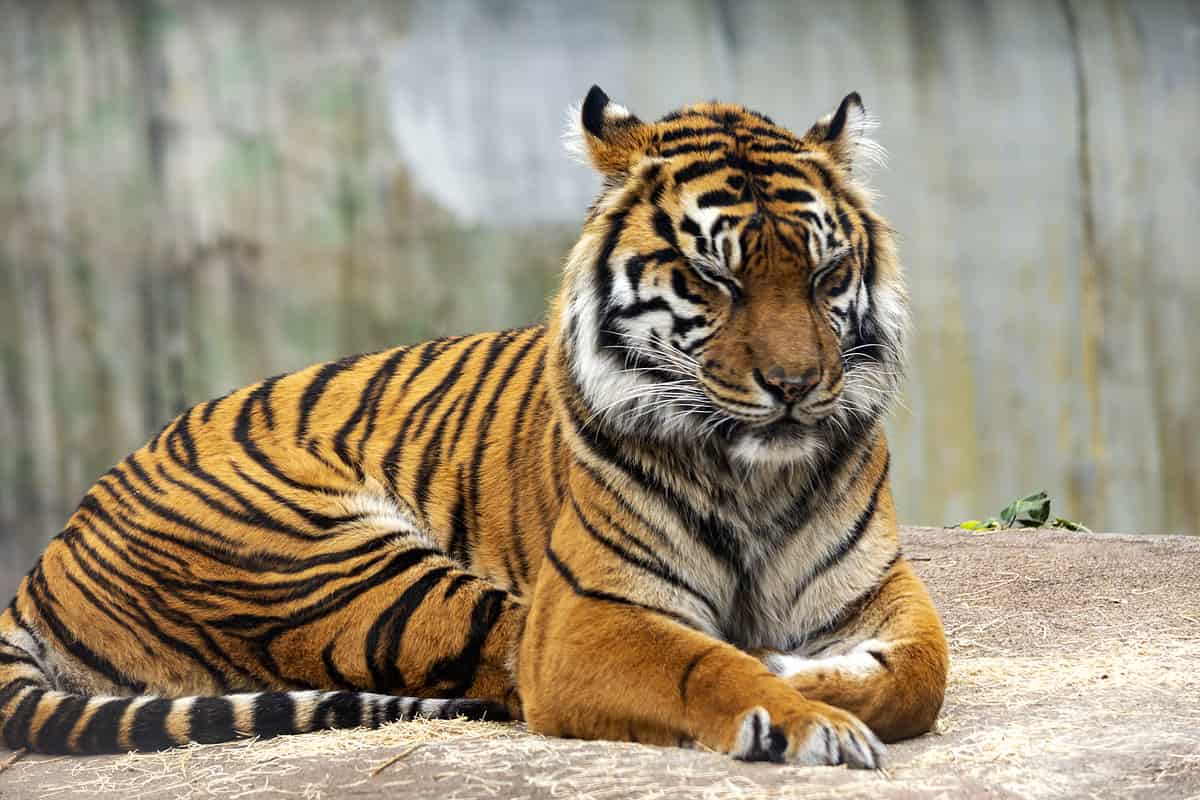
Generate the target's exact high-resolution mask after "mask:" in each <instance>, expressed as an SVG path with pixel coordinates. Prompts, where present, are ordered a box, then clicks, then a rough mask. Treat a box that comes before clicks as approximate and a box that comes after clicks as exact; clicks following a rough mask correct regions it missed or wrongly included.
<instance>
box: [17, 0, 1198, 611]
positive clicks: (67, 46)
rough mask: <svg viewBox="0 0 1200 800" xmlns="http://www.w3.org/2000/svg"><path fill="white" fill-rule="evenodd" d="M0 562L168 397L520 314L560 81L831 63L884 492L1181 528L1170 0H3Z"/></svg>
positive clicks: (1187, 503)
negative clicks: (878, 355) (884, 440)
mask: <svg viewBox="0 0 1200 800" xmlns="http://www.w3.org/2000/svg"><path fill="white" fill-rule="evenodd" d="M0 20H2V21H3V23H2V24H0V97H2V98H3V102H0V220H2V221H3V226H4V236H3V238H2V239H0V443H2V446H0V589H3V590H4V592H5V593H7V590H8V589H10V588H11V587H12V586H13V585H15V579H16V576H17V575H19V574H21V573H22V572H23V571H24V570H25V569H26V568H27V567H28V566H29V564H30V563H31V562H32V559H33V558H34V557H35V555H36V552H37V551H38V550H39V549H40V547H41V546H42V544H43V543H44V542H45V540H46V539H47V538H48V537H49V536H51V535H52V534H53V533H54V532H55V531H56V530H57V529H58V527H59V526H60V525H61V524H62V522H63V520H64V519H65V517H66V515H67V514H68V513H69V512H70V509H71V508H72V507H73V505H74V503H75V502H76V501H77V499H78V497H79V495H80V494H81V493H82V492H83V491H84V490H85V489H86V488H87V486H88V485H89V484H90V483H91V482H92V481H93V480H94V479H95V477H96V476H97V475H98V474H100V473H101V472H103V471H104V470H105V469H106V468H107V467H108V466H109V465H110V464H111V463H112V462H113V461H115V460H116V459H118V458H119V457H121V456H122V455H124V454H125V453H126V452H128V451H129V450H131V449H132V448H134V447H135V446H137V445H138V444H139V443H140V442H141V441H143V440H144V439H145V438H146V437H147V436H148V435H150V434H151V433H152V432H153V431H155V430H157V429H158V427H159V426H161V425H162V424H163V423H164V422H165V421H166V420H167V419H168V418H169V417H170V416H171V415H172V414H174V413H175V412H176V411H178V410H180V409H182V408H184V407H186V406H187V405H189V404H191V403H193V402H196V401H200V400H203V399H205V398H208V397H210V396H212V395H215V394H219V393H222V392H224V391H226V390H228V389H229V388H232V387H234V386H237V385H240V384H244V383H247V382H249V381H252V380H254V379H256V378H259V377H262V376H265V375H267V374H271V373H275V372H279V371H283V370H288V369H292V368H296V367H299V366H302V365H305V364H307V363H310V362H313V361H316V360H320V359H325V358H328V357H332V356H335V355H337V354H341V353H346V352H352V351H358V350H367V349H375V348H380V347H385V346H388V345H390V344H394V343H399V342H406V341H413V340H418V339H421V338H425V337H428V336H431V335H434V334H440V333H447V332H456V331H464V330H471V329H482V328H492V327H497V326H506V325H513V324H518V323H523V322H528V321H532V320H535V319H537V318H538V317H539V316H540V314H541V313H542V309H543V306H544V300H545V298H546V297H547V296H548V295H549V294H550V293H551V292H552V291H553V288H554V286H555V283H556V279H557V271H558V268H559V265H560V263H561V260H562V257H563V255H564V254H565V252H566V250H567V248H568V247H569V246H570V244H571V242H572V241H573V237H574V235H575V232H576V231H577V229H578V224H579V220H580V216H581V213H582V210H583V208H584V207H585V205H586V204H587V202H588V199H589V198H590V195H591V193H592V192H593V191H594V189H595V188H596V185H597V181H596V179H595V177H594V176H593V175H591V174H590V173H589V172H588V171H587V170H586V169H584V168H583V167H580V166H578V165H575V164H573V163H571V162H570V161H569V160H568V159H567V158H565V157H564V156H563V155H562V153H561V150H560V148H559V142H558V137H559V131H560V129H561V124H562V118H563V109H564V108H565V107H566V106H567V105H568V104H569V103H571V102H575V101H577V100H578V99H579V97H580V96H581V95H582V94H583V93H584V92H585V91H586V89H587V87H588V86H589V85H591V84H592V83H599V84H600V85H602V86H603V87H604V88H605V89H606V90H607V91H608V93H609V94H610V95H612V96H613V97H614V98H616V99H617V100H619V101H620V102H622V103H624V104H625V105H627V106H629V107H630V108H632V109H633V110H634V111H636V112H637V113H639V114H640V115H642V116H644V117H653V116H656V115H659V114H662V113H664V112H666V111H668V110H670V109H671V108H673V107H674V106H677V105H679V104H681V103H685V102H690V101H693V100H697V99H706V98H711V97H719V98H723V99H735V100H738V101H740V102H744V103H745V104H747V105H749V106H751V107H754V108H757V109H759V110H762V111H765V112H767V113H769V114H771V115H772V116H773V117H775V118H776V119H777V120H779V121H781V122H783V123H785V124H789V125H791V126H793V127H796V128H804V127H806V126H807V125H808V124H809V123H810V122H811V121H812V120H813V119H814V118H815V117H817V116H819V115H821V114H823V113H826V112H827V111H828V110H830V109H832V108H833V107H834V105H835V104H836V103H837V101H838V100H839V99H840V98H841V97H842V95H844V94H845V93H846V92H848V91H850V90H852V89H854V90H858V91H859V92H861V93H862V95H863V97H864V99H865V101H866V103H867V106H868V108H869V109H870V110H871V111H872V112H873V113H874V114H876V115H877V116H878V117H879V118H880V120H881V121H882V128H881V129H880V131H879V139H880V140H881V141H882V143H883V144H884V145H885V146H887V148H888V150H889V151H890V153H891V159H890V167H889V168H888V169H886V170H883V171H880V172H879V173H878V174H877V175H876V177H875V180H874V182H875V184H876V186H877V187H878V188H879V190H880V191H881V193H882V196H883V197H882V200H881V207H882V209H883V211H884V212H885V213H886V214H887V215H888V216H889V218H890V219H891V221H892V223H893V224H894V226H895V227H896V229H897V230H898V231H899V234H900V238H901V244H902V254H903V257H904V261H905V263H906V265H907V269H908V273H909V280H910V284H911V289H912V295H913V303H914V310H915V318H916V337H915V347H914V353H913V355H914V359H913V367H912V373H911V378H910V380H909V382H908V391H907V395H906V399H905V404H906V408H904V409H900V410H899V411H898V412H897V414H896V415H895V416H894V418H893V419H892V420H891V430H892V437H893V442H892V443H893V449H894V464H895V466H894V479H893V480H894V488H895V494H896V497H897V504H898V507H899V509H900V514H901V517H902V518H903V519H905V520H908V521H912V522H922V523H932V524H939V523H945V522H951V521H955V520H957V519H961V518H965V517H968V516H978V515H980V514H986V513H994V512H995V511H996V510H998V508H999V507H1000V506H1001V505H1003V503H1004V502H1005V501H1006V500H1007V499H1009V498H1010V497H1012V496H1015V495H1018V494H1022V493H1025V492H1026V491H1030V490H1034V489H1042V488H1044V489H1047V490H1048V491H1050V492H1051V494H1052V495H1053V496H1054V497H1056V498H1060V505H1061V507H1058V508H1056V511H1057V512H1059V513H1063V514H1065V515H1069V516H1073V517H1076V518H1080V519H1083V520H1084V521H1086V522H1088V523H1089V524H1091V525H1092V526H1093V527H1103V528H1108V529H1130V530H1148V531H1193V532H1194V531H1196V530H1198V529H1200V477H1198V476H1200V412H1197V410H1196V405H1197V404H1196V402H1195V401H1196V400H1197V399H1200V348H1197V347H1195V345H1194V342H1195V341H1196V340H1197V338H1198V335H1200V322H1197V319H1196V317H1195V316H1194V314H1193V309H1195V308H1197V307H1200V270H1198V269H1197V267H1198V266H1200V264H1198V263H1197V262H1198V260H1200V259H1198V257H1197V255H1196V253H1197V237H1196V228H1197V222H1200V219H1198V217H1197V213H1198V212H1197V209H1198V208H1200V145H1198V144H1197V139H1196V131H1197V129H1198V128H1200V6H1197V5H1196V4H1195V3H1193V2H1188V1H1187V0H1177V1H1176V2H1166V1H1159V0H1153V1H1152V0H1143V1H1142V2H1129V3H1120V2H1105V3H1093V2H1072V1H1071V0H1064V1H1063V2H1059V3H1057V4H1055V3H1046V2H1032V0H1029V1H1028V2H1024V1H1020V0H1016V1H1013V2H1007V1H1006V2H999V1H998V0H997V1H995V2H982V1H981V2H971V3H961V2H953V1H951V0H946V1H945V2H936V1H934V0H909V2H903V3H900V2H897V3H877V2H868V1H867V0H858V1H857V2H848V3H843V4H837V5H830V4H817V3H800V2H797V3H786V2H778V3H767V2H745V3H720V2H710V3H705V2H675V1H668V0H663V1H662V2H655V3H634V2H614V3H605V4H597V3H584V2H561V3H541V2H524V3H520V2H510V3H487V4H482V3H480V4H476V3H468V2H455V1H452V0H442V1H441V2H434V1H430V2H409V3H396V2H390V1H389V0H360V1H359V2H354V3H346V4H331V3H318V2H282V0H259V2H254V3H232V2H221V1H219V0H196V2H164V1H162V0H129V1H127V2H117V1H116V0H90V1H88V2H84V1H83V0H79V1H78V2H60V1H59V0H46V1H45V2H9V1H6V0H0Z"/></svg>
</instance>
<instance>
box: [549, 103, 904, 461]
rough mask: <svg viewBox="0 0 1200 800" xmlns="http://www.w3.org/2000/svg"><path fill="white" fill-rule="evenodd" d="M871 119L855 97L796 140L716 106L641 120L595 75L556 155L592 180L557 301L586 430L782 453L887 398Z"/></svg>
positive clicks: (889, 383) (897, 329)
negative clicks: (581, 166) (595, 188)
mask: <svg viewBox="0 0 1200 800" xmlns="http://www.w3.org/2000/svg"><path fill="white" fill-rule="evenodd" d="M869 127H870V123H869V119H868V117H867V115H866V113H865V112H864V110H863V106H862V103H861V101H860V99H859V96H858V95H857V94H851V95H849V96H847V97H846V98H845V99H844V100H843V101H842V102H841V104H840V105H839V106H838V108H837V110H836V111H834V112H833V113H832V114H830V115H828V116H826V117H824V118H822V119H820V120H818V121H817V122H816V123H815V124H814V125H813V126H812V127H811V128H810V129H809V130H808V132H807V133H805V134H804V135H803V136H796V135H794V134H793V133H791V132H789V131H788V130H786V129H785V128H782V127H780V126H779V125H776V124H775V123H774V122H772V121H771V120H770V119H769V118H768V117H765V116H763V115H761V114H757V113H755V112H753V111H749V110H747V109H745V108H742V107H741V106H736V105H727V104H720V103H703V104H699V105H694V106H690V107H687V108H684V109H682V110H681V111H678V112H675V113H672V114H668V115H667V116H665V117H663V118H662V119H660V120H658V121H657V122H643V121H642V120H640V119H638V118H637V117H636V116H634V115H633V114H631V113H630V112H629V111H628V110H626V109H625V108H623V107H622V106H620V105H617V104H616V103H613V102H611V101H610V100H609V98H608V96H607V95H606V94H605V93H604V92H603V91H602V90H601V89H600V88H599V87H592V89H591V91H590V92H589V93H588V95H587V97H586V99H585V100H584V101H583V103H582V105H581V106H580V107H579V108H578V110H576V111H573V112H572V114H571V118H570V123H569V129H568V149H572V150H574V151H575V152H576V153H577V154H578V155H579V156H581V157H583V158H584V159H585V160H586V161H588V162H589V163H590V164H592V165H593V166H594V167H595V168H596V169H597V170H598V171H599V172H600V173H601V175H602V176H603V179H604V186H603V189H602V190H601V192H600V194H599V196H598V197H597V199H596V201H595V203H594V204H593V206H592V208H591V209H590V211H589V214H588V218H587V221H586V223H585V224H584V228H583V233H582V236H581V238H580V240H579V242H578V243H577V244H576V246H575V247H574V249H573V250H572V252H571V256H570V259H569V262H568V266H567V271H566V280H565V283H564V289H563V293H562V295H561V296H560V302H559V304H558V307H557V309H558V310H557V312H556V313H557V314H558V316H559V318H558V320H557V328H558V330H559V331H560V336H561V341H562V344H563V347H564V349H565V353H566V363H567V364H568V365H569V370H570V374H571V377H572V379H573V381H574V383H575V385H576V386H577V387H578V388H579V391H580V395H581V397H582V399H583V401H584V403H585V405H586V406H587V407H588V410H589V413H590V415H591V416H590V418H589V424H602V425H606V426H609V428H610V429H611V430H613V431H615V432H617V433H619V434H622V435H639V436H643V437H649V438H659V439H666V440H671V441H673V442H675V443H677V444H684V443H699V444H702V445H703V446H715V447H719V448H722V449H723V450H724V451H725V452H726V453H727V454H728V456H729V457H730V460H731V461H734V462H740V463H743V464H790V463H796V462H800V461H804V460H806V459H809V458H811V457H813V456H814V455H817V454H818V453H820V452H823V451H825V450H827V449H828V448H829V447H831V446H832V444H833V443H834V442H835V441H836V440H837V438H838V437H839V436H841V437H845V436H847V435H850V432H852V431H854V430H855V429H856V428H857V429H859V430H861V429H862V428H863V426H866V425H869V424H871V423H873V422H874V421H875V420H877V419H878V418H879V417H880V416H881V415H882V414H883V413H884V411H886V409H887V407H888V405H889V402H890V400H891V399H892V397H893V396H894V395H895V393H896V392H897V390H898V381H899V377H900V373H901V370H902V364H903V348H904V339H905V329H906V324H907V316H908V315H907V303H906V295H905V290H904V286H903V281H902V276H901V272H900V267H899V263H898V261H897V259H896V256H895V250H894V247H893V243H892V239H891V234H890V231H889V228H888V225H887V224H886V223H885V222H884V221H883V220H882V219H881V218H880V217H879V216H878V215H877V214H875V213H874V212H873V211H872V210H871V208H870V201H871V199H872V198H871V194H870V193H869V191H868V190H867V189H866V188H865V186H864V185H863V184H862V183H861V173H862V171H863V168H864V166H866V164H867V163H868V162H870V161H873V160H878V159H879V157H880V155H881V150H880V148H879V147H878V145H876V144H874V143H873V142H871V141H870V140H869V139H868V138H867V137H866V134H867V132H868V129H869Z"/></svg>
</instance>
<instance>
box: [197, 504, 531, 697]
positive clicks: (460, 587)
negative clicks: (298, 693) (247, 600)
mask: <svg viewBox="0 0 1200 800" xmlns="http://www.w3.org/2000/svg"><path fill="white" fill-rule="evenodd" d="M373 502H374V503H375V505H376V506H377V507H378V508H379V509H380V510H379V511H378V512H377V513H368V514H359V515H358V517H357V519H358V521H357V522H356V529H355V530H353V531H349V532H344V533H343V534H342V536H345V537H347V538H350V539H365V540H368V541H376V542H378V541H380V540H383V541H385V542H386V545H387V546H386V548H384V549H383V550H382V551H380V552H378V553H376V554H374V555H373V556H372V557H370V558H369V559H367V560H366V561H364V562H362V563H361V565H359V566H358V567H357V568H356V569H354V570H353V571H352V574H350V575H349V576H348V578H349V579H343V580H338V581H330V582H326V583H324V584H323V585H320V586H319V588H318V589H317V590H316V591H314V592H313V593H311V594H309V595H306V596H304V597H302V598H292V597H288V598H287V600H286V601H285V602H284V603H282V604H278V605H275V606H274V608H273V609H272V611H271V612H270V613H266V614H258V615H251V616H247V615H245V614H239V615H236V618H234V619H230V618H225V619H216V620H213V621H212V624H213V626H214V627H216V628H217V629H219V630H223V631H230V629H231V627H237V628H238V631H237V633H238V635H239V636H240V637H243V638H244V639H245V640H247V641H250V642H253V643H254V644H255V648H256V656H257V658H258V661H259V663H261V664H263V665H265V666H266V667H267V668H268V669H269V670H271V671H273V672H276V673H277V674H278V675H279V677H280V678H281V681H280V683H281V684H282V685H284V686H287V685H295V684H300V685H305V686H310V687H314V688H321V689H353V690H359V691H367V692H375V693H380V694H398V695H406V696H415V697H424V698H477V699H481V700H490V701H494V702H496V703H499V704H502V705H503V706H504V707H505V708H506V710H507V712H508V714H509V715H510V716H512V717H513V718H517V719H519V718H520V716H521V701H520V697H519V695H518V693H517V690H516V684H515V680H514V677H513V672H514V670H513V662H514V660H515V657H516V650H517V648H518V642H519V638H520V635H521V632H522V630H523V628H524V623H525V615H526V606H525V604H524V602H523V601H522V600H521V599H520V598H519V597H518V596H516V595H514V594H512V593H510V592H508V591H507V590H505V589H503V588H501V587H499V586H498V585H496V584H495V583H493V582H491V581H489V580H488V579H486V578H484V577H482V576H479V575H476V574H474V573H472V572H470V571H469V570H467V569H466V568H465V567H464V566H463V565H462V564H460V563H459V562H458V561H456V560H454V559H453V558H451V557H450V556H449V555H448V554H447V553H446V552H445V551H444V550H443V549H442V547H441V546H440V545H439V544H438V543H437V542H436V541H435V540H434V539H433V538H432V537H430V536H428V535H426V534H425V533H424V532H423V531H421V530H420V529H419V528H417V527H416V526H415V525H413V524H412V523H411V522H410V521H409V519H410V518H409V517H408V515H407V514H405V513H404V512H402V511H401V510H400V509H399V508H397V507H396V506H395V505H394V504H393V503H392V501H390V499H389V498H387V497H375V498H374V500H373ZM356 504H357V505H358V506H359V510H361V507H362V505H363V503H362V501H361V499H360V500H358V501H356ZM342 574H343V575H345V574H346V572H345V570H342Z"/></svg>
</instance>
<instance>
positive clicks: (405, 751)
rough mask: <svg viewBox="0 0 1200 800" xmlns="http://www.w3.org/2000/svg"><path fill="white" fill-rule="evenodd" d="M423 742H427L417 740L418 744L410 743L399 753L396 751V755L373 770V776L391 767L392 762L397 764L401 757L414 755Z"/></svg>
mask: <svg viewBox="0 0 1200 800" xmlns="http://www.w3.org/2000/svg"><path fill="white" fill-rule="evenodd" d="M423 744H425V743H424V742H417V743H416V744H413V745H409V746H408V747H406V748H405V749H403V750H401V751H400V752H399V753H396V755H394V756H392V757H391V758H389V759H388V760H387V761H385V762H383V763H382V764H380V765H379V766H378V767H376V768H375V769H373V770H371V777H372V778H374V777H376V776H377V775H379V773H381V772H383V771H384V770H385V769H387V768H388V767H390V766H391V765H392V764H395V763H396V762H397V761H399V760H400V759H402V758H404V757H406V756H409V755H412V753H413V751H414V750H416V749H417V748H418V747H420V746H421V745H423Z"/></svg>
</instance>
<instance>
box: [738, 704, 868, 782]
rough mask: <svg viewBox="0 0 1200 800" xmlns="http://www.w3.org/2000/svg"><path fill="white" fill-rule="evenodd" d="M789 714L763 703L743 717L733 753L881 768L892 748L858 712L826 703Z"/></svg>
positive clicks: (758, 758) (790, 761)
mask: <svg viewBox="0 0 1200 800" xmlns="http://www.w3.org/2000/svg"><path fill="white" fill-rule="evenodd" d="M811 705H812V707H813V708H812V709H811V710H809V711H806V712H802V713H800V714H799V715H796V716H793V717H791V718H790V719H785V720H772V719H771V715H770V713H769V712H768V711H767V710H766V709H765V708H762V707H761V706H759V707H756V708H752V709H750V710H749V711H747V712H746V713H745V714H743V715H742V716H741V718H740V719H739V720H738V723H737V733H736V734H735V737H734V743H733V747H732V749H731V750H730V755H732V756H733V757H734V758H739V759H742V760H743V761H774V762H777V763H788V764H802V765H806V766H837V765H839V764H845V765H846V766H848V767H853V768H855V769H879V768H880V767H882V766H883V759H884V754H885V753H886V752H887V748H886V747H885V746H884V744H883V742H881V741H879V739H878V737H876V736H875V734H874V733H872V732H871V729H870V728H868V727H867V726H866V725H865V724H863V723H862V721H860V720H859V719H858V718H857V717H855V716H854V715H852V714H848V713H846V712H845V711H842V710H840V709H837V708H833V707H832V706H826V705H824V704H823V703H812V704H811Z"/></svg>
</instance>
